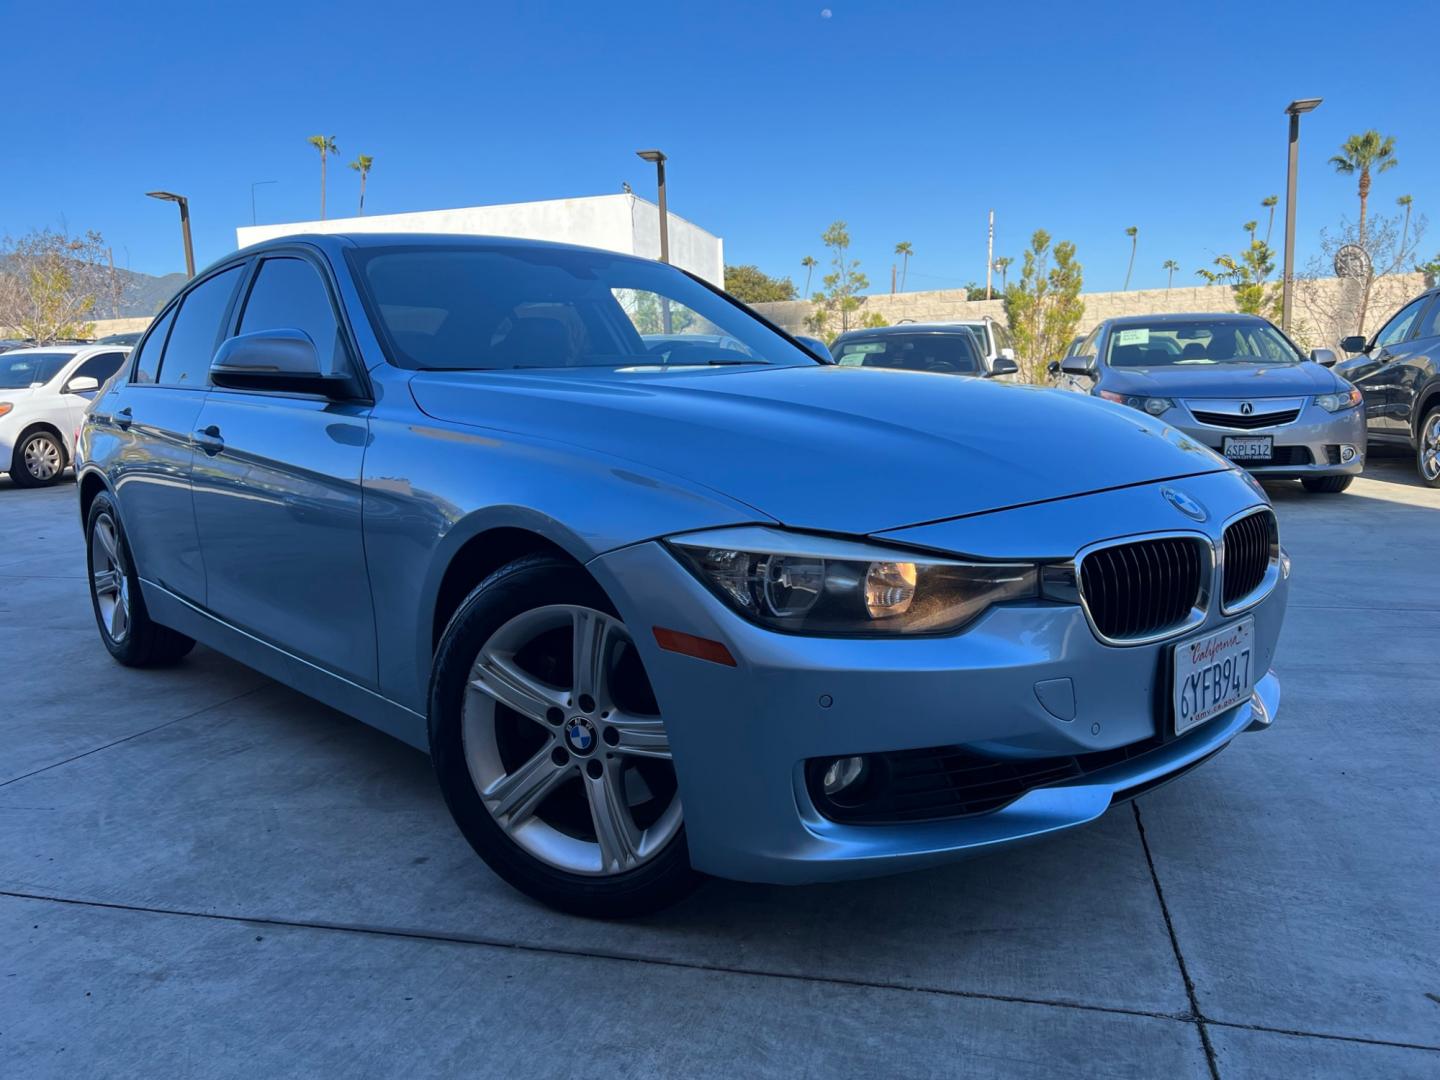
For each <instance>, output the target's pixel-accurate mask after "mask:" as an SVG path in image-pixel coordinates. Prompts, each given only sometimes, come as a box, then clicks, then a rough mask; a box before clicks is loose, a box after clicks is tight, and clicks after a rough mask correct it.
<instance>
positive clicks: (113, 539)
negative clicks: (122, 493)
mask: <svg viewBox="0 0 1440 1080" xmlns="http://www.w3.org/2000/svg"><path fill="white" fill-rule="evenodd" d="M90 581H91V585H92V587H93V588H94V590H95V604H96V606H97V607H98V608H99V609H100V625H101V627H102V628H103V629H104V631H105V633H106V634H108V635H109V637H110V640H111V641H113V642H115V643H116V644H119V643H120V642H122V641H124V640H125V639H126V638H127V637H129V636H130V575H129V574H128V573H127V572H126V569H125V557H124V555H123V554H122V552H121V550H120V538H119V535H118V533H117V531H116V529H115V519H114V518H112V517H111V516H110V515H109V514H98V515H96V517H95V525H94V527H93V528H92V529H91V532H90Z"/></svg>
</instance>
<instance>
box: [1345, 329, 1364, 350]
mask: <svg viewBox="0 0 1440 1080" xmlns="http://www.w3.org/2000/svg"><path fill="white" fill-rule="evenodd" d="M1366 344H1367V342H1366V341H1365V338H1364V337H1363V336H1362V335H1360V334H1352V335H1351V336H1350V337H1347V338H1345V339H1344V340H1342V341H1341V342H1340V348H1342V349H1344V350H1345V351H1346V352H1348V353H1363V352H1364V351H1365V346H1366Z"/></svg>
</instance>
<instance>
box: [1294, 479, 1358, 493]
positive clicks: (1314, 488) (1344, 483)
mask: <svg viewBox="0 0 1440 1080" xmlns="http://www.w3.org/2000/svg"><path fill="white" fill-rule="evenodd" d="M1354 479H1355V478H1354V477H1353V476H1305V477H1302V478H1301V480H1300V482H1301V483H1302V484H1304V485H1305V490H1306V491H1308V492H1310V494H1312V495H1339V494H1340V492H1342V491H1344V490H1345V489H1346V488H1348V487H1349V486H1350V484H1351V482H1352V481H1353V480H1354Z"/></svg>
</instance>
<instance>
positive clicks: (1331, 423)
mask: <svg viewBox="0 0 1440 1080" xmlns="http://www.w3.org/2000/svg"><path fill="white" fill-rule="evenodd" d="M1161 419H1162V420H1164V421H1165V422H1166V423H1168V424H1171V425H1172V426H1174V427H1177V428H1179V429H1180V430H1181V431H1183V432H1184V433H1185V434H1186V435H1189V436H1190V437H1191V438H1192V439H1194V440H1195V441H1196V442H1200V443H1203V444H1205V445H1206V446H1208V447H1210V449H1212V450H1214V451H1215V452H1216V453H1217V454H1221V455H1222V456H1223V454H1224V449H1223V448H1224V445H1225V439H1226V437H1230V438H1242V439H1243V438H1248V437H1252V436H1256V435H1262V436H1264V435H1268V436H1270V437H1271V438H1273V439H1274V443H1273V445H1274V448H1275V452H1276V456H1277V457H1280V456H1283V457H1286V458H1291V459H1293V458H1296V457H1299V458H1301V459H1302V460H1299V461H1295V460H1286V461H1277V462H1275V463H1273V464H1270V463H1260V462H1253V463H1252V462H1244V461H1237V462H1236V463H1235V464H1237V465H1240V466H1242V467H1243V468H1245V469H1246V470H1247V471H1249V472H1252V473H1254V474H1255V475H1256V476H1272V477H1276V478H1284V477H1292V478H1293V477H1305V476H1358V475H1360V473H1361V472H1362V471H1363V470H1364V468H1365V410H1364V408H1363V407H1357V408H1352V409H1346V410H1344V411H1343V412H1339V413H1328V412H1326V411H1325V410H1324V409H1322V408H1320V407H1319V406H1318V405H1313V404H1309V403H1307V404H1306V405H1305V406H1304V407H1303V408H1302V409H1301V410H1300V416H1299V417H1298V418H1297V419H1296V420H1295V421H1294V422H1293V423H1289V424H1282V425H1280V426H1278V427H1265V428H1254V429H1248V430H1247V429H1244V428H1228V427H1217V426H1215V425H1213V424H1202V423H1200V422H1199V421H1198V420H1196V419H1195V417H1194V416H1193V415H1192V414H1191V413H1190V410H1189V409H1188V408H1187V407H1186V406H1185V405H1184V404H1178V405H1177V406H1176V407H1175V408H1173V409H1171V410H1170V411H1169V412H1167V413H1166V414H1165V415H1164V416H1162V417H1161ZM1342 446H1353V447H1354V448H1355V457H1354V459H1353V460H1352V461H1349V462H1342V461H1340V460H1338V449H1339V447H1342ZM1303 459H1308V460H1303Z"/></svg>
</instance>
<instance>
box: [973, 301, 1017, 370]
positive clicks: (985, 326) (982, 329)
mask: <svg viewBox="0 0 1440 1080" xmlns="http://www.w3.org/2000/svg"><path fill="white" fill-rule="evenodd" d="M960 325H961V326H966V327H969V328H970V331H971V332H972V333H973V334H974V335H975V337H976V339H977V340H978V341H979V342H980V351H981V353H983V354H984V355H983V357H982V359H983V360H984V363H985V370H986V372H988V373H989V374H991V375H995V361H996V360H998V359H1002V358H1003V359H1005V360H1014V359H1015V343H1014V342H1013V341H1012V340H1011V338H1010V331H1009V329H1008V328H1007V327H1006V326H1005V325H1004V324H1003V323H999V322H996V321H995V320H994V319H992V318H991V317H990V316H989V315H986V316H985V317H984V318H983V319H974V320H967V321H966V322H962V323H961V324H960ZM997 377H998V378H1000V379H1001V380H1003V381H1012V382H1013V381H1014V380H1015V378H1016V376H1014V375H1007V374H1004V373H1002V374H1001V375H999V376H997Z"/></svg>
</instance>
